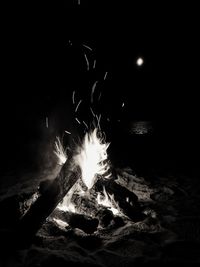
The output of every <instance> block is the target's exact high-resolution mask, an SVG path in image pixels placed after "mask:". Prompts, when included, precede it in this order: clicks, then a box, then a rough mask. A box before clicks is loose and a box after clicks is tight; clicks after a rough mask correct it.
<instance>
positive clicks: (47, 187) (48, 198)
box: [16, 160, 80, 246]
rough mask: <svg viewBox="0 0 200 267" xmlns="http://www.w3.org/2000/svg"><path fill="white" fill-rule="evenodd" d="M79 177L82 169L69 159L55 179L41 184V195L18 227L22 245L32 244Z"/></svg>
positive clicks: (17, 234) (18, 235) (17, 231)
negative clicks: (75, 166)
mask: <svg viewBox="0 0 200 267" xmlns="http://www.w3.org/2000/svg"><path fill="white" fill-rule="evenodd" d="M79 177H80V170H79V169H78V167H77V168H76V169H74V166H73V164H72V163H71V162H70V160H68V161H67V162H66V163H65V164H64V165H63V167H62V169H61V171H60V173H59V174H58V176H57V177H56V178H55V179H54V180H53V181H49V182H48V183H46V184H44V183H42V184H41V186H40V188H39V191H40V196H39V197H38V199H37V200H36V201H35V202H34V203H33V205H32V206H31V207H30V209H29V210H28V211H27V213H26V214H25V215H24V216H23V217H22V218H21V220H20V222H19V225H18V226H17V229H16V237H17V238H18V239H19V240H20V241H21V245H22V246H24V245H25V246H26V245H29V244H31V242H32V240H33V238H34V236H35V234H36V233H37V231H38V230H39V229H40V228H41V226H42V224H43V223H44V222H45V220H46V218H47V217H48V216H49V215H50V214H51V213H52V212H53V210H54V209H55V208H56V206H57V205H58V204H59V202H60V201H61V200H62V199H63V197H64V196H65V195H66V194H67V192H68V191H69V190H70V188H71V187H72V186H73V185H74V184H75V183H76V181H77V180H78V179H79Z"/></svg>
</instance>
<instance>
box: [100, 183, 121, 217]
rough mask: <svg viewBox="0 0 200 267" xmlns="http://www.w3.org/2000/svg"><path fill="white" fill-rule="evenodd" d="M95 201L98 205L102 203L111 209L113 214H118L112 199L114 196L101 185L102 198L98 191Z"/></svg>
mask: <svg viewBox="0 0 200 267" xmlns="http://www.w3.org/2000/svg"><path fill="white" fill-rule="evenodd" d="M97 202H98V204H99V205H102V206H104V207H106V208H108V209H109V210H111V211H112V213H113V214H114V215H117V214H120V212H119V210H118V209H117V208H116V207H115V206H117V204H116V202H115V200H114V196H113V195H110V194H108V193H107V192H106V189H105V187H103V198H102V197H101V194H100V193H98V194H97ZM114 204H115V205H114Z"/></svg>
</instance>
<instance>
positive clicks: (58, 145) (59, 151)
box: [54, 136, 67, 165]
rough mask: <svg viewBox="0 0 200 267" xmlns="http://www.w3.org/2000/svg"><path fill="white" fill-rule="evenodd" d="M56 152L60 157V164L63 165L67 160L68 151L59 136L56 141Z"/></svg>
mask: <svg viewBox="0 0 200 267" xmlns="http://www.w3.org/2000/svg"><path fill="white" fill-rule="evenodd" d="M54 153H55V154H56V156H57V158H58V164H59V165H63V164H64V163H65V162H66V160H67V155H66V151H65V149H64V147H63V145H62V143H61V141H60V138H59V137H58V136H57V137H56V141H55V150H54Z"/></svg>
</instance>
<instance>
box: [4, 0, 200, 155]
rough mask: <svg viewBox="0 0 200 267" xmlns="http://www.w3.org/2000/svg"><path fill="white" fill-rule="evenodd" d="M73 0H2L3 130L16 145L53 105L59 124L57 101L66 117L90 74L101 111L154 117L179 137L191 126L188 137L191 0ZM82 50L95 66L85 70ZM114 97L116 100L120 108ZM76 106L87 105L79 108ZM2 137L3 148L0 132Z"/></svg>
mask: <svg viewBox="0 0 200 267" xmlns="http://www.w3.org/2000/svg"><path fill="white" fill-rule="evenodd" d="M80 2H81V4H80V5H78V1H72V0H68V1H65V4H64V5H63V6H62V5H60V6H59V5H58V4H55V3H54V4H49V5H46V6H42V5H39V6H38V5H36V4H28V5H26V6H24V5H22V4H21V5H19V4H18V3H17V4H15V5H14V6H5V7H3V10H4V17H3V24H2V37H3V38H2V41H1V42H2V44H3V48H2V50H1V54H2V55H1V57H2V62H1V64H2V68H1V69H2V77H3V79H2V86H1V124H2V127H1V128H2V140H3V139H4V140H5V138H6V140H7V142H9V140H12V142H13V144H14V145H15V143H17V144H18V146H16V148H18V147H19V146H20V145H21V143H22V142H24V143H25V144H26V143H30V142H31V140H32V139H37V138H40V130H41V124H42V123H43V122H45V117H46V116H49V117H54V116H59V114H62V115H61V116H60V121H61V124H62V123H63V120H64V118H63V117H64V115H63V111H64V112H65V113H66V114H68V119H67V120H66V121H68V122H69V121H71V119H72V114H71V106H70V105H71V94H72V91H73V90H77V94H79V96H80V98H85V99H88V97H90V90H91V87H92V84H93V83H94V81H96V80H99V84H98V85H99V87H98V90H99V91H102V105H101V106H100V109H102V112H103V113H105V114H106V116H107V115H110V116H111V117H113V118H114V119H118V116H121V117H120V118H121V119H122V120H124V121H129V120H153V121H155V122H156V124H157V125H159V127H160V128H162V130H163V129H164V130H163V131H166V132H169V133H171V134H172V135H173V134H175V135H177V136H180V138H185V137H188V136H189V138H190V139H191V138H193V136H194V137H195V138H194V140H195V141H194V143H195V142H197V141H198V134H199V130H198V118H199V115H198V114H199V98H198V88H199V80H198V70H199V55H198V54H199V42H198V17H197V15H196V7H195V6H192V4H190V5H189V6H188V5H186V4H182V3H181V4H177V5H174V4H173V5H172V4H170V5H169V4H168V5H167V4H159V5H158V4H152V3H151V4H146V3H145V2H143V1H140V4H133V3H132V2H133V1H105V0H103V1H100V0H99V1H92V0H88V1H84V0H82V1H80ZM83 44H85V45H88V46H90V47H92V48H93V51H92V52H91V51H88V50H87V49H86V48H84V47H83ZM84 53H87V56H88V59H89V60H90V61H91V62H93V61H94V59H96V60H97V64H96V70H95V71H90V72H87V69H86V62H85V58H84ZM138 56H142V57H143V58H144V65H143V66H142V67H141V68H138V67H137V66H136V64H135V62H136V59H137V57H138ZM107 71H108V76H107V79H106V81H105V82H103V76H104V74H105V72H107ZM122 102H125V109H124V113H123V114H122V115H120V111H119V106H120V105H121V103H122ZM65 105H66V107H65ZM83 107H84V105H83ZM59 112H60V113H59ZM81 112H82V113H81V114H84V112H85V114H86V115H87V112H86V110H84V109H83V110H82V111H81ZM55 114H56V115H55ZM58 120H59V119H58ZM38 129H39V130H38ZM61 129H62V125H61ZM181 135H182V137H181ZM2 143H3V144H4V145H3V147H4V146H5V148H4V149H5V150H6V146H7V144H6V142H2ZM5 144H6V145H5ZM193 145H194V144H193Z"/></svg>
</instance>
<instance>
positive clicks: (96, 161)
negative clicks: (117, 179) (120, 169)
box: [75, 128, 110, 189]
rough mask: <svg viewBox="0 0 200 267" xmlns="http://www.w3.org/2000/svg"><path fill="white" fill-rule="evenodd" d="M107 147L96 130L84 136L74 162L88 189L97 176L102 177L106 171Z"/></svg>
mask: <svg viewBox="0 0 200 267" xmlns="http://www.w3.org/2000/svg"><path fill="white" fill-rule="evenodd" d="M109 145H110V144H109V143H106V142H105V140H104V138H103V137H102V133H101V132H98V131H97V128H95V129H94V130H93V131H91V132H89V133H86V134H85V137H84V139H83V143H82V146H81V147H79V151H78V154H77V155H76V157H75V160H76V163H77V164H78V165H79V166H80V169H81V173H82V180H83V182H84V184H85V185H86V186H87V188H88V189H91V188H92V186H93V185H94V183H95V180H96V178H97V175H103V174H105V173H106V172H107V171H108V168H109V166H108V163H107V161H106V160H107V158H108V155H107V148H108V146H109ZM107 178H108V177H107Z"/></svg>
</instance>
